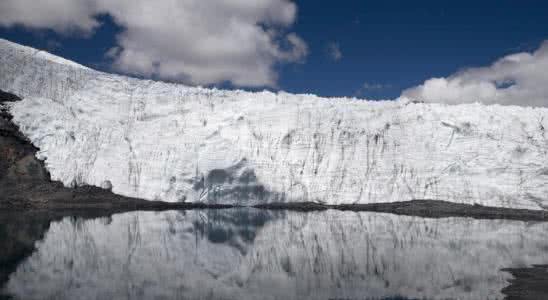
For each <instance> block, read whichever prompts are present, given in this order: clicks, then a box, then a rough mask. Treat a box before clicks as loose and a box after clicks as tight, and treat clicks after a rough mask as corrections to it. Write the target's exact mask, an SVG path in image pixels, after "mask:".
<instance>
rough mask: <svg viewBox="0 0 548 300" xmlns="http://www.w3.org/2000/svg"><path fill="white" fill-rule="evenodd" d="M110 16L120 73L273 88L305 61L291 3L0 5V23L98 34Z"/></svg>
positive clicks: (30, 0) (191, 0)
mask: <svg viewBox="0 0 548 300" xmlns="http://www.w3.org/2000/svg"><path fill="white" fill-rule="evenodd" d="M101 14H108V15H110V16H111V17H112V19H113V21H114V22H115V23H116V24H117V25H119V26H121V27H122V28H123V30H122V32H121V33H120V34H119V35H118V36H117V45H116V46H115V47H113V48H112V49H110V50H109V51H108V53H107V56H108V57H110V58H112V60H113V65H114V67H115V68H116V69H118V70H120V71H123V72H127V73H133V74H140V75H146V76H158V77H160V78H164V79H173V80H183V81H185V82H188V83H192V84H206V85H207V84H213V83H219V82H226V81H228V82H231V83H232V84H234V85H238V86H274V85H275V84H276V81H277V73H276V70H275V67H276V65H277V64H279V63H294V62H301V61H303V59H304V58H305V56H306V55H307V53H308V48H307V45H306V43H305V42H304V41H303V40H302V39H301V38H300V37H299V36H297V35H296V34H295V33H291V32H288V29H289V28H290V27H291V25H292V24H293V23H294V22H295V19H296V14H297V6H296V5H295V4H294V3H293V2H291V1H289V0H256V1H247V0H219V1H203V0H155V1H149V0H117V1H113V0H78V1H76V0H43V1H34V0H2V1H1V2H0V25H3V26H13V25H22V26H26V27H30V28H37V29H45V28H47V29H52V30H54V31H56V32H58V33H60V34H84V35H88V34H91V33H93V32H94V30H96V29H97V28H98V27H99V26H101V24H100V23H99V21H98V19H97V16H98V15H101Z"/></svg>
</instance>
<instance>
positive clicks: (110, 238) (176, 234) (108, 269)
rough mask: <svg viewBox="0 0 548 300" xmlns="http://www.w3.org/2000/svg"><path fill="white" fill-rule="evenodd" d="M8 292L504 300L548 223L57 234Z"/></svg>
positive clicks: (144, 222)
mask: <svg viewBox="0 0 548 300" xmlns="http://www.w3.org/2000/svg"><path fill="white" fill-rule="evenodd" d="M36 248H37V251H36V252H34V253H33V254H32V255H31V256H30V257H28V258H27V259H25V260H24V261H23V262H22V263H20V264H19V266H18V267H17V270H15V271H14V272H13V273H12V274H11V275H10V278H9V280H8V282H7V283H6V284H5V287H4V292H5V293H7V294H9V295H12V296H14V297H15V298H21V299H44V298H46V299H48V298H52V299H114V298H116V299H124V298H126V299H130V298H131V299H172V298H182V299H258V298H260V299H303V298H309V299H329V298H339V299H340V298H352V299H381V298H391V299H392V298H393V299H402V298H398V297H407V298H421V299H422V298H428V299H447V298H451V299H454V298H460V299H487V298H489V299H493V298H502V297H503V296H502V294H500V290H501V289H502V288H503V287H504V286H506V285H507V280H508V279H509V278H510V275H509V274H508V273H505V272H501V271H500V269H501V268H504V267H520V266H527V265H531V264H538V263H543V262H546V261H548V252H546V251H545V249H547V248H548V224H545V223H526V222H516V221H492V220H489V221H483V220H473V219H465V218H447V219H423V218H418V217H406V216H396V215H389V214H376V213H366V212H363V213H352V212H340V211H324V212H315V213H298V212H283V211H266V210H255V209H229V210H217V211H214V210H202V211H198V210H196V211H186V212H177V211H170V212H159V213H158V212H133V213H125V214H119V215H114V216H112V217H111V218H102V219H93V220H83V219H77V218H65V219H63V220H61V221H60V222H56V223H52V224H51V226H50V228H49V231H48V232H47V234H46V235H45V237H44V239H43V240H42V241H40V242H38V243H37V245H36Z"/></svg>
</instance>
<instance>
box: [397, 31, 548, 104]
mask: <svg viewBox="0 0 548 300" xmlns="http://www.w3.org/2000/svg"><path fill="white" fill-rule="evenodd" d="M547 70H548V41H545V42H544V43H543V44H542V45H541V47H540V48H539V49H538V50H536V51H535V52H534V53H526V52H522V53H517V54H512V55H508V56H505V57H503V58H501V59H499V60H498V61H496V62H495V63H493V64H492V65H491V66H488V67H482V68H470V69H466V70H463V71H461V72H458V73H456V74H454V75H451V76H449V77H446V78H432V79H428V80H426V81H425V82H424V83H423V84H422V85H419V86H417V87H414V88H411V89H408V90H405V91H404V92H403V93H402V97H407V98H411V99H415V100H422V101H426V102H445V103H451V104H456V103H469V102H483V103H488V104H489V103H500V104H512V105H522V106H548V71H547Z"/></svg>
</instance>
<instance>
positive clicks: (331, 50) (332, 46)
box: [327, 42, 343, 61]
mask: <svg viewBox="0 0 548 300" xmlns="http://www.w3.org/2000/svg"><path fill="white" fill-rule="evenodd" d="M327 54H328V55H329V57H330V58H331V59H332V60H333V61H339V60H341V59H342V57H343V55H342V52H341V46H340V45H339V43H336V42H331V43H329V44H327Z"/></svg>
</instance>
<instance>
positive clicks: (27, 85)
mask: <svg viewBox="0 0 548 300" xmlns="http://www.w3.org/2000/svg"><path fill="white" fill-rule="evenodd" d="M0 89H2V90H4V91H8V92H10V93H14V94H16V95H18V96H20V97H22V98H23V100H22V101H19V102H15V103H10V104H6V105H8V106H9V110H10V112H11V114H12V115H13V117H14V119H13V121H14V122H15V123H16V124H17V125H18V126H19V127H20V129H21V131H22V132H23V133H24V134H25V135H26V136H27V137H28V138H29V139H30V141H31V142H32V143H33V144H34V145H35V146H37V147H38V148H40V151H39V152H38V154H37V156H38V158H40V159H42V160H44V161H45V165H46V167H47V169H48V170H49V172H50V173H51V177H52V179H53V180H58V181H61V182H62V183H63V184H64V185H66V186H76V185H84V184H88V185H94V186H102V187H105V188H109V189H112V191H113V192H114V193H117V194H121V195H125V196H131V197H139V198H143V199H148V200H163V201H170V202H176V201H188V202H205V203H211V204H216V203H222V204H239V205H253V204H257V203H265V202H303V201H315V202H320V203H327V204H355V203H380V202H394V201H406V200H412V199H436V200H446V201H451V202H455V203H464V204H480V205H487V206H496V207H508V208H527V209H537V210H540V209H545V208H546V207H548V197H547V195H548V160H547V158H548V155H547V151H548V138H547V137H546V132H545V131H546V129H547V128H548V109H546V108H539V107H537V108H533V107H517V106H500V105H482V104H478V103H476V104H461V105H445V104H431V103H430V104H426V103H418V102H417V101H413V99H398V100H396V101H366V100H360V99H355V98H321V97H318V96H315V95H308V94H290V93H285V92H277V93H274V92H269V91H263V92H246V91H242V90H219V89H212V88H203V87H190V86H186V85H182V84H172V83H165V82H156V81H151V80H142V79H136V78H130V77H126V76H122V75H113V74H108V73H103V72H99V71H95V70H93V69H90V68H87V67H84V66H82V65H79V64H77V63H74V62H70V61H68V60H65V59H63V58H60V57H56V56H54V55H52V54H49V53H46V52H44V51H39V50H36V49H33V48H29V47H25V46H22V45H18V44H15V43H12V42H9V41H7V40H0Z"/></svg>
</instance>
